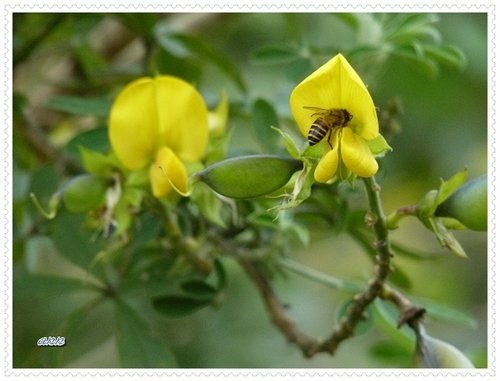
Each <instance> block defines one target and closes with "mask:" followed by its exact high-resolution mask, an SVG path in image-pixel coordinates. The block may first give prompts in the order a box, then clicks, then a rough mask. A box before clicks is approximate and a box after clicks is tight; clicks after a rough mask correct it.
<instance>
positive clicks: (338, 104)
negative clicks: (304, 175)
mask: <svg viewBox="0 0 500 381" xmlns="http://www.w3.org/2000/svg"><path fill="white" fill-rule="evenodd" d="M290 107H291V110H292V113H293V116H294V118H295V120H296V121H297V124H298V126H299V129H300V131H301V133H302V134H303V135H304V136H306V137H307V136H308V133H309V129H310V128H311V125H312V124H313V123H314V122H315V120H316V119H317V118H320V117H322V114H321V111H318V109H323V110H324V111H329V110H332V109H335V110H342V109H344V110H347V112H348V113H349V114H350V115H351V116H352V118H351V119H350V120H345V123H343V125H342V123H336V124H335V123H333V126H332V123H331V122H330V125H331V128H330V132H329V133H327V134H326V136H325V138H324V140H325V141H326V140H327V137H329V141H328V142H327V143H328V144H326V143H323V144H324V146H325V147H326V148H327V152H326V153H325V154H324V155H323V157H322V158H321V160H320V162H319V164H318V166H317V167H316V170H315V172H314V178H315V179H316V181H318V182H327V181H329V180H330V179H332V178H333V177H334V176H335V175H338V176H339V177H340V178H342V179H345V178H348V177H349V176H350V175H351V173H354V174H356V175H358V176H361V177H370V176H373V175H374V174H375V173H376V172H377V170H378V164H377V161H376V160H375V158H374V156H373V154H372V151H371V150H370V146H369V144H368V142H369V141H372V140H373V139H376V138H379V136H380V135H379V130H378V120H377V113H376V110H375V105H374V104H373V100H372V98H371V96H370V93H369V92H368V89H367V88H366V86H365V85H364V83H363V81H362V80H361V78H360V77H359V76H358V74H357V73H356V72H355V71H354V69H353V68H352V67H351V65H350V64H349V62H347V60H346V59H345V58H344V56H343V55H342V54H337V55H336V56H335V57H334V58H332V59H331V60H330V61H328V62H327V63H326V64H324V65H323V66H322V67H320V68H319V69H318V70H316V71H315V72H314V73H312V74H311V75H310V76H309V77H307V78H306V79H304V80H303V81H302V82H301V83H300V84H298V85H297V87H296V88H295V89H294V90H293V92H292V94H291V96H290ZM312 109H313V111H311V110H312ZM384 142H385V141H384Z"/></svg>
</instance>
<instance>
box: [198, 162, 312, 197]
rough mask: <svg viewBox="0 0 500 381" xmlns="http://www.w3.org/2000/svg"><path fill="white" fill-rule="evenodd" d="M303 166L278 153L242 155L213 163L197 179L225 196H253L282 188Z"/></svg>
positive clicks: (199, 173)
mask: <svg viewBox="0 0 500 381" xmlns="http://www.w3.org/2000/svg"><path fill="white" fill-rule="evenodd" d="M302 166H303V164H302V161H300V160H295V159H290V158H282V157H279V156H274V155H252V156H241V157H237V158H233V159H227V160H223V161H220V162H218V163H216V164H214V165H211V166H209V167H207V168H206V169H205V170H203V171H201V172H198V173H197V175H196V178H197V179H199V180H201V181H203V182H204V183H206V184H207V185H208V186H210V187H211V188H212V189H213V190H214V191H216V192H217V193H220V194H221V195H223V196H226V197H230V198H253V197H259V196H263V195H266V194H269V193H272V192H274V191H276V190H278V189H279V188H281V187H282V186H284V185H285V184H286V183H287V182H288V181H289V180H290V177H291V176H292V175H293V174H294V173H295V172H297V171H298V170H300V169H301V168H302Z"/></svg>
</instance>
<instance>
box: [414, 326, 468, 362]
mask: <svg viewBox="0 0 500 381" xmlns="http://www.w3.org/2000/svg"><path fill="white" fill-rule="evenodd" d="M415 362H416V366H417V367H419V368H474V364H472V362H471V361H470V360H469V359H468V358H467V357H466V356H465V355H464V354H463V353H462V352H461V351H459V350H458V349H457V348H456V347H454V346H453V345H451V344H449V343H447V342H445V341H442V340H438V339H435V338H434V337H431V336H429V335H427V334H425V333H423V334H421V335H420V336H419V338H418V341H417V351H416V353H415Z"/></svg>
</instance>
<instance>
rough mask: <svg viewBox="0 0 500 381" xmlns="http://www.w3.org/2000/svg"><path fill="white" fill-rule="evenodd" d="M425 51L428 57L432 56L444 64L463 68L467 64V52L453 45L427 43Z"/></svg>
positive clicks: (424, 47)
mask: <svg viewBox="0 0 500 381" xmlns="http://www.w3.org/2000/svg"><path fill="white" fill-rule="evenodd" d="M423 51H424V54H425V55H426V56H427V57H430V58H432V59H433V60H435V61H436V62H438V63H440V64H442V65H447V66H451V67H455V68H458V69H463V68H464V67H465V65H466V64H467V58H466V57H465V54H464V53H463V52H462V51H461V50H460V49H459V48H457V47H456V46H453V45H439V46H435V45H430V44H429V45H428V44H426V45H424V46H423Z"/></svg>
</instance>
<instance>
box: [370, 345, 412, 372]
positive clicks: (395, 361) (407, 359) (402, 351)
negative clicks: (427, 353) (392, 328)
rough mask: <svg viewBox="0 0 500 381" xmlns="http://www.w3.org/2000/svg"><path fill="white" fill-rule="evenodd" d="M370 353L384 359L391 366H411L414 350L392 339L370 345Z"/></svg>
mask: <svg viewBox="0 0 500 381" xmlns="http://www.w3.org/2000/svg"><path fill="white" fill-rule="evenodd" d="M370 354H371V355H372V356H373V357H375V358H377V359H379V360H382V361H385V362H387V363H388V364H390V366H391V367H396V368H409V367H411V366H412V365H413V364H412V363H411V356H412V354H413V352H412V351H409V350H408V348H404V347H401V346H399V345H398V343H397V342H395V341H392V340H384V341H379V342H377V343H375V344H374V345H372V346H371V347H370Z"/></svg>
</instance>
